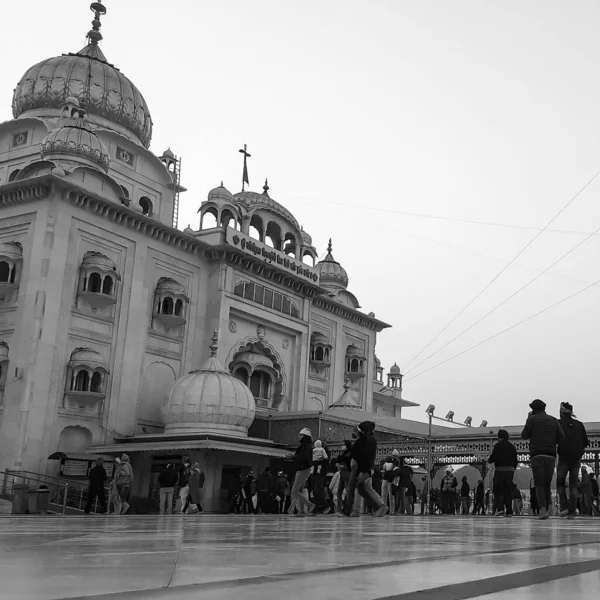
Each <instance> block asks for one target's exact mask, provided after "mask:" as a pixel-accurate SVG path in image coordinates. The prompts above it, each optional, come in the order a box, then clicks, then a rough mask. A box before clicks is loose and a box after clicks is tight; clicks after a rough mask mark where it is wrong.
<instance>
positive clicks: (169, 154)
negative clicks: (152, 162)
mask: <svg viewBox="0 0 600 600" xmlns="http://www.w3.org/2000/svg"><path fill="white" fill-rule="evenodd" d="M161 158H175V154H173V150H171V148H167V149H166V150H165V151H164V152H163V155H162V157H161Z"/></svg>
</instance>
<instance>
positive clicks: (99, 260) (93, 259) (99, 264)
mask: <svg viewBox="0 0 600 600" xmlns="http://www.w3.org/2000/svg"><path fill="white" fill-rule="evenodd" d="M81 266H82V267H94V268H96V269H99V270H100V271H104V272H108V271H116V270H117V266H116V265H115V263H114V262H113V261H112V260H110V258H108V256H104V254H101V253H100V252H87V253H86V255H85V256H84V257H83V261H82V262H81Z"/></svg>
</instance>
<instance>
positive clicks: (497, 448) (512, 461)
mask: <svg viewBox="0 0 600 600" xmlns="http://www.w3.org/2000/svg"><path fill="white" fill-rule="evenodd" d="M508 438H509V435H508V431H506V429H499V430H498V442H496V444H495V445H494V448H493V450H492V453H491V454H490V457H489V458H488V463H490V464H493V465H494V467H495V468H494V481H493V484H492V487H493V489H494V498H495V499H496V512H495V516H496V517H501V516H505V517H512V515H513V509H512V506H513V502H512V495H513V479H514V476H515V471H516V470H517V464H518V462H517V449H516V448H515V445H514V444H513V443H512V442H509V441H508Z"/></svg>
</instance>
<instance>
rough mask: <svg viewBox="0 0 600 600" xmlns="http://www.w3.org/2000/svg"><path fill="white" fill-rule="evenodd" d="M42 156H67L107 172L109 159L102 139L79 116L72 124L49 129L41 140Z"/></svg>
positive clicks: (50, 157) (51, 157) (50, 158)
mask: <svg viewBox="0 0 600 600" xmlns="http://www.w3.org/2000/svg"><path fill="white" fill-rule="evenodd" d="M41 154H42V158H47V159H48V160H52V159H53V158H59V157H61V158H62V157H64V156H65V155H66V156H69V157H74V158H79V159H83V160H84V161H85V162H88V161H89V162H90V163H91V164H92V166H99V167H100V168H102V170H103V171H105V172H107V171H108V167H109V165H110V159H109V157H108V152H107V151H106V147H105V146H104V144H103V143H102V140H100V138H99V137H98V136H97V135H96V134H95V133H94V132H92V131H90V129H89V128H88V126H87V123H86V122H85V119H83V118H79V119H77V120H74V121H73V124H72V125H66V126H64V127H61V128H59V129H55V130H54V131H51V132H50V133H49V134H48V135H47V136H46V138H45V139H44V141H43V142H42V151H41Z"/></svg>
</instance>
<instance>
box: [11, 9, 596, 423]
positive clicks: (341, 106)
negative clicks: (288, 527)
mask: <svg viewBox="0 0 600 600" xmlns="http://www.w3.org/2000/svg"><path fill="white" fill-rule="evenodd" d="M59 4H60V6H59V7H55V8H54V9H52V10H49V9H48V4H47V2H43V1H42V0H30V1H29V2H28V3H27V12H26V13H24V12H23V8H22V5H21V4H19V3H10V4H8V5H7V6H3V7H2V22H3V35H2V40H1V41H0V49H1V50H2V56H3V58H4V60H3V63H2V78H1V80H0V120H6V119H8V118H10V116H11V113H10V101H11V96H12V90H13V88H14V87H15V84H16V83H17V81H18V80H19V78H20V77H21V75H22V74H23V72H24V71H25V70H26V69H27V68H28V67H29V66H31V65H33V64H34V63H36V62H38V61H40V60H42V59H44V58H48V57H50V56H55V55H58V54H61V53H65V52H76V51H77V50H79V49H80V48H81V47H83V46H84V45H85V34H86V32H87V31H88V30H89V28H90V19H91V18H92V13H91V12H90V11H89V9H88V4H89V2H87V0H61V2H60V3H59ZM105 5H106V7H107V10H108V12H107V15H106V16H105V17H104V18H103V27H102V33H103V35H104V41H103V43H102V48H103V51H104V53H105V54H106V56H107V58H108V60H109V61H110V62H112V63H114V64H115V65H116V66H117V67H119V68H120V69H121V71H123V72H124V73H125V74H126V75H127V76H128V77H129V78H131V79H132V81H133V82H134V83H135V84H136V85H137V87H138V88H139V89H140V91H141V92H142V94H143V95H144V97H145V98H146V101H147V102H148V104H149V106H150V110H151V112H152V117H153V121H154V137H153V142H152V150H153V151H154V152H155V153H156V154H161V153H162V151H163V150H165V149H166V148H167V146H170V147H171V148H172V149H173V151H174V152H175V153H176V154H178V155H180V156H181V157H182V158H183V162H182V183H183V185H185V186H186V187H187V188H188V192H187V193H185V194H184V195H183V196H182V208H181V220H180V227H181V228H184V227H185V226H186V225H187V224H188V223H189V224H191V225H192V227H193V228H194V229H197V228H198V218H197V215H196V211H197V210H198V207H199V206H200V203H201V202H202V201H203V200H204V199H205V198H206V194H207V193H208V191H209V190H210V189H211V188H213V187H215V186H216V185H218V184H219V182H220V181H221V180H223V181H224V183H225V185H226V187H228V188H229V189H230V190H231V191H232V192H234V193H235V192H238V191H240V189H241V155H240V154H239V153H238V149H239V148H241V147H242V145H243V144H244V143H246V144H248V150H249V151H250V153H251V154H252V157H251V159H249V173H250V183H251V185H250V188H251V189H254V190H256V191H261V188H262V185H263V183H264V179H265V177H268V178H269V185H270V187H271V189H270V195H271V197H273V198H274V199H276V200H277V201H279V202H281V203H282V204H283V205H284V206H286V207H287V208H288V209H289V210H290V211H291V212H292V213H293V214H294V215H295V216H296V217H297V219H298V220H299V222H300V223H301V224H302V225H303V226H304V228H305V229H306V230H307V231H308V232H309V233H310V234H311V235H312V236H313V240H314V243H315V245H316V246H317V249H318V251H319V254H320V255H323V253H324V250H325V248H326V244H327V240H328V238H329V237H332V238H333V248H334V256H335V258H336V259H337V260H338V261H339V262H340V263H341V264H342V265H343V266H344V267H345V268H346V269H347V271H348V273H349V276H350V286H349V289H350V290H351V291H352V292H353V293H355V294H356V295H357V297H358V299H359V300H360V302H361V305H362V307H363V310H364V311H365V312H370V311H373V312H375V314H376V316H377V317H378V318H380V319H382V320H384V321H386V322H388V323H390V324H391V325H392V326H393V328H392V329H389V330H387V331H385V332H384V333H382V334H381V335H380V337H379V341H378V345H377V354H378V356H379V358H380V359H381V360H382V362H383V364H384V366H385V367H386V371H387V369H388V368H389V367H390V366H391V365H392V364H393V363H394V361H397V363H398V365H400V367H401V368H402V371H403V373H405V383H404V397H406V398H407V399H409V400H413V401H416V402H419V403H421V404H422V406H421V407H420V408H413V409H408V410H405V412H404V416H405V417H407V418H415V419H419V420H422V419H423V417H424V412H423V411H424V409H425V408H426V406H427V405H428V404H429V403H433V404H435V405H436V407H437V413H438V414H441V413H443V414H442V416H443V415H445V414H446V412H447V411H448V410H454V411H455V413H456V417H455V418H456V419H459V420H464V418H465V417H466V416H467V415H471V416H472V417H473V421H474V424H479V422H480V421H481V420H482V419H486V420H488V421H489V422H490V424H497V425H500V424H518V423H520V422H523V421H524V419H525V417H526V414H527V411H528V407H527V405H528V403H529V402H530V401H531V400H532V399H533V398H535V397H540V398H542V399H544V400H545V401H546V402H547V403H548V404H549V408H550V409H551V412H554V413H555V414H557V412H558V405H559V403H560V402H561V401H563V400H568V401H570V402H572V403H573V404H574V406H575V410H576V413H577V414H578V416H579V417H580V418H582V419H584V420H586V421H593V420H596V421H598V420H600V415H599V412H600V411H599V409H598V383H597V377H598V375H597V374H598V372H599V369H598V362H599V358H600V336H599V331H600V330H599V325H600V317H599V314H600V311H599V307H600V285H598V286H596V287H593V288H591V289H590V290H588V291H585V292H583V293H581V294H580V295H578V296H576V297H574V298H573V299H571V300H568V301H566V302H565V303H563V304H561V305H560V306H558V307H557V308H554V309H552V310H550V311H548V312H546V313H544V314H543V315H542V316H540V317H537V318H535V319H533V320H530V321H529V322H527V323H525V324H523V325H520V326H518V327H516V328H514V329H512V330H511V331H509V332H507V333H505V334H503V335H501V336H499V337H497V338H495V339H493V340H491V341H489V342H487V343H484V344H483V345H481V346H480V347H478V348H476V349H474V350H472V351H469V352H466V353H464V354H463V355H461V356H459V357H458V358H455V359H452V360H449V361H448V362H447V363H445V364H443V365H441V366H437V365H439V363H441V362H443V361H446V360H447V359H451V358H452V357H454V356H455V355H456V354H458V353H460V352H462V351H463V350H466V349H468V348H470V347H471V346H473V345H475V344H477V343H479V342H481V341H483V340H485V339H486V338H488V337H490V336H492V335H494V334H496V333H498V332H501V331H502V330H504V329H506V328H507V327H510V326H512V325H514V324H516V323H518V322H519V321H521V320H523V319H525V318H527V317H529V316H530V315H533V314H535V313H537V312H539V311H540V310H542V309H544V308H546V307H547V306H550V305H552V304H553V303H555V302H558V301H559V300H561V299H562V298H565V297H567V296H569V295H571V294H573V293H575V292H577V291H578V290H580V289H582V288H584V287H585V286H586V285H588V284H589V283H593V282H595V281H596V280H597V279H600V276H599V272H600V269H599V267H598V264H599V261H598V257H599V250H600V243H599V240H600V236H598V235H596V236H593V237H592V238H591V239H590V240H588V241H585V243H583V244H582V245H581V246H580V247H579V248H577V249H576V250H575V251H574V252H572V253H571V254H570V255H569V256H568V257H567V258H565V259H564V260H562V261H561V262H560V263H559V264H557V265H556V266H555V267H553V268H552V269H551V270H550V271H549V272H548V273H546V274H544V275H542V276H541V277H540V278H539V279H538V280H537V281H535V282H534V283H533V284H531V285H530V286H529V287H527V289H525V290H524V291H523V292H521V293H519V294H518V295H517V296H515V298H513V299H512V300H510V301H508V302H507V303H506V304H505V305H503V306H502V307H501V308H499V309H498V310H497V311H496V312H494V313H493V314H492V315H490V316H489V317H488V318H486V319H485V320H484V321H482V322H481V323H480V324H478V325H476V326H475V327H473V328H472V329H470V330H469V331H468V332H467V333H465V334H464V335H462V336H461V337H460V338H458V339H456V340H455V341H453V342H452V343H450V344H449V345H448V346H447V347H446V348H444V349H442V350H441V351H440V352H438V353H437V354H435V356H432V357H431V358H429V359H428V360H425V359H427V358H428V357H429V356H430V355H431V354H433V353H434V352H436V351H437V350H438V349H440V348H442V347H443V346H445V345H446V344H447V343H448V342H450V341H451V340H452V339H453V338H455V337H456V336H457V335H458V334H460V333H461V332H462V331H463V330H465V329H466V328H467V327H469V326H470V325H472V324H473V323H474V322H475V321H477V320H478V319H480V318H481V317H482V316H484V315H485V314H486V313H487V312H489V311H490V310H491V309H493V308H494V307H496V306H497V305H498V304H499V303H500V302H503V301H504V300H505V299H507V298H508V297H509V296H511V294H513V293H514V292H516V291H517V290H519V289H520V288H521V287H522V286H524V285H525V284H527V283H528V282H529V281H530V280H531V279H533V278H534V277H536V276H537V275H538V274H539V273H540V271H542V270H544V269H546V268H547V267H548V266H550V265H551V264H552V263H553V262H554V261H556V260H557V259H559V258H560V257H561V256H562V255H563V254H565V253H566V252H568V251H569V250H570V249H571V248H573V247H574V246H575V245H577V244H579V243H580V242H582V241H583V240H585V237H586V236H585V233H591V232H593V231H595V230H596V228H599V227H600V201H599V200H600V176H599V177H598V178H597V179H596V180H595V181H593V182H592V183H591V184H590V185H589V186H588V187H587V189H586V190H585V191H584V192H583V193H582V194H581V195H580V196H579V197H578V198H577V199H576V200H575V201H573V202H572V204H571V205H570V206H569V207H568V208H567V210H565V212H564V213H563V214H562V215H561V216H560V217H559V218H558V219H557V220H556V221H555V222H554V223H553V224H552V226H551V228H552V229H555V230H560V231H568V232H577V233H560V232H544V233H543V234H542V235H540V236H539V238H538V239H537V240H536V241H535V242H534V243H533V244H531V246H530V247H529V248H528V249H527V250H526V251H525V252H524V253H523V254H522V255H521V256H520V257H519V258H518V259H517V260H516V261H515V264H513V265H512V266H510V268H508V269H507V270H506V272H505V273H504V274H502V275H501V276H500V277H499V278H498V279H497V280H496V281H495V282H494V283H493V285H491V286H490V287H489V289H488V290H487V291H486V292H485V293H484V294H483V295H482V296H481V297H480V298H479V299H478V300H477V301H476V302H474V303H473V304H472V306H471V307H470V308H468V309H467V310H466V311H464V313H463V314H462V315H461V316H460V317H459V318H458V319H457V320H456V321H455V322H454V323H453V324H452V325H451V326H450V327H449V328H448V329H447V330H446V331H445V332H444V333H443V334H442V335H441V336H440V337H439V338H438V339H437V340H436V341H435V342H434V343H432V344H431V345H430V346H429V347H428V348H427V349H426V350H425V351H424V352H423V353H422V354H421V355H420V356H419V357H418V358H417V359H415V360H412V359H413V358H414V357H415V355H417V353H419V352H420V351H421V350H422V349H423V348H424V347H425V346H426V345H427V344H428V343H429V342H430V341H431V340H432V339H433V338H434V337H435V336H436V335H437V334H439V332H440V331H441V330H442V329H443V328H444V327H445V326H446V325H447V324H448V323H449V322H450V321H451V320H452V319H453V318H454V317H455V316H456V314H457V313H458V312H459V311H460V310H461V309H463V308H464V307H465V306H466V305H467V304H468V303H469V302H470V301H471V300H473V298H474V297H475V296H476V295H477V294H478V293H479V292H480V291H481V290H482V289H483V288H484V287H485V286H486V285H487V284H488V283H489V282H490V281H491V280H492V279H493V278H494V277H495V276H496V275H498V273H499V272H500V271H501V270H502V269H503V268H504V267H505V266H506V264H507V263H508V262H509V261H511V260H512V259H513V258H514V256H515V255H516V254H517V253H518V252H520V251H521V250H522V249H523V248H524V247H525V245H526V244H528V243H529V242H530V241H531V240H532V239H533V238H534V236H536V235H537V234H538V230H537V229H541V228H543V227H545V226H546V224H547V223H548V222H549V220H550V219H551V218H552V217H553V216H554V215H555V214H556V213H557V212H558V211H559V210H560V209H561V208H563V207H564V206H565V205H566V204H567V202H568V201H569V200H570V199H571V198H572V197H573V196H574V195H575V194H576V193H577V192H578V191H579V190H580V189H581V188H583V187H584V186H585V184H586V183H587V182H588V181H589V180H590V179H592V177H593V176H594V175H595V174H596V173H597V172H598V171H599V170H600V148H599V141H600V111H599V106H600V97H599V96H600V87H599V85H598V79H599V77H600V75H599V73H600V54H599V52H598V22H599V18H600V5H598V3H597V2H594V1H593V0H589V1H585V0H579V1H578V2H576V3H569V2H564V1H562V2H558V1H555V0H538V1H528V2H523V1H522V0H514V1H511V0H502V1H499V0H498V1H496V2H491V1H484V0H472V1H462V0H455V1H453V2H447V1H445V0H439V1H432V2H424V1H418V2H417V1H412V2H406V1H402V0H390V1H383V0H374V1H371V2H357V1H354V0H344V1H343V2H342V1H336V2H334V1H331V2H323V1H322V0H320V1H310V0H304V1H303V2H294V3H292V2H289V1H282V0H277V1H263V0H255V1H253V2H247V0H244V1H242V0H229V1H225V0H224V1H219V2H216V1H215V2H197V1H192V0H171V1H170V2H158V1H156V0H144V1H143V2H142V1H141V0H127V1H126V2H125V1H123V0H120V1H117V0H107V1H106V2H105ZM406 213H419V214H422V215H431V216H436V217H443V219H434V218H426V217H423V216H421V217H417V216H410V215H408V214H406ZM463 221H482V222H491V223H500V224H505V225H514V226H518V227H505V226H496V225H483V224H473V223H466V222H463ZM536 228H537V229H536ZM411 360H412V362H411ZM421 361H425V362H423V364H419V363H421ZM430 367H435V368H433V369H431V370H429V371H427V372H424V371H425V370H426V369H429V368H430ZM413 369H414V370H413Z"/></svg>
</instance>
